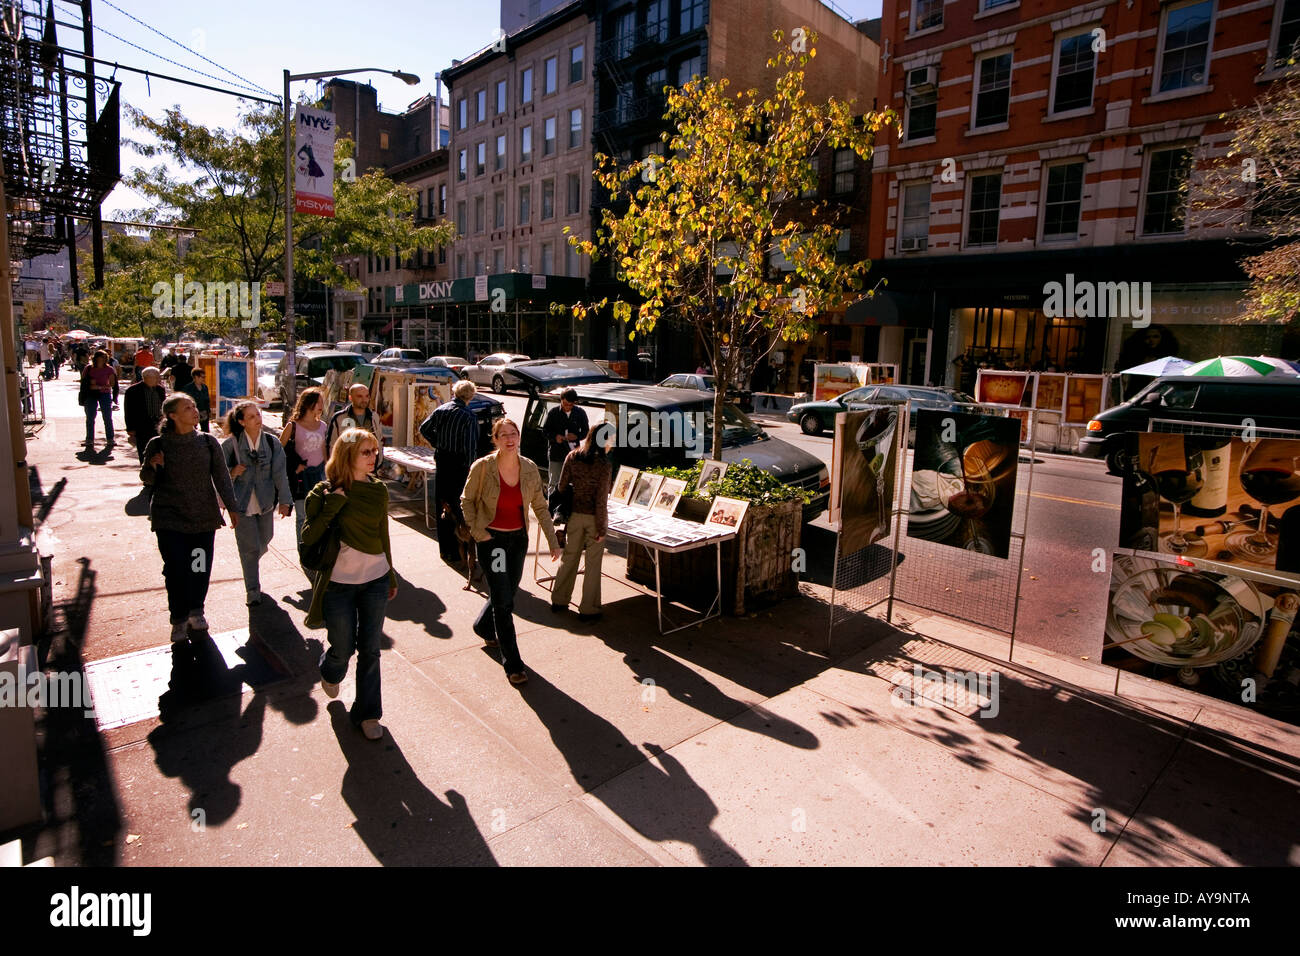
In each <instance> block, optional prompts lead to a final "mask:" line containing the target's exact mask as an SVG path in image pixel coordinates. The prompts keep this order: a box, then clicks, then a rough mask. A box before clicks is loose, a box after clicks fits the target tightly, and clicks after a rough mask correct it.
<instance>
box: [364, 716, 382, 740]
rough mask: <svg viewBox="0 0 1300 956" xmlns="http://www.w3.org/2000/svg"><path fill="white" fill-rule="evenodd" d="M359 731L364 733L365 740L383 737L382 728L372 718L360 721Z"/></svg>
mask: <svg viewBox="0 0 1300 956" xmlns="http://www.w3.org/2000/svg"><path fill="white" fill-rule="evenodd" d="M361 732H362V733H363V734H365V735H366V740H383V739H384V728H383V727H380V726H379V721H377V720H374V719H371V720H363V721H361Z"/></svg>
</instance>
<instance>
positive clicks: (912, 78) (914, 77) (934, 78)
mask: <svg viewBox="0 0 1300 956" xmlns="http://www.w3.org/2000/svg"><path fill="white" fill-rule="evenodd" d="M938 82H939V68H938V67H937V66H919V67H917V68H916V69H914V70H908V71H907V92H909V93H929V92H932V91H933V90H934V88H935V87H936V86H937V85H938Z"/></svg>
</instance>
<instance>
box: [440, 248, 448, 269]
mask: <svg viewBox="0 0 1300 956" xmlns="http://www.w3.org/2000/svg"><path fill="white" fill-rule="evenodd" d="M446 264H447V247H446V246H439V247H438V265H440V266H445V265H446Z"/></svg>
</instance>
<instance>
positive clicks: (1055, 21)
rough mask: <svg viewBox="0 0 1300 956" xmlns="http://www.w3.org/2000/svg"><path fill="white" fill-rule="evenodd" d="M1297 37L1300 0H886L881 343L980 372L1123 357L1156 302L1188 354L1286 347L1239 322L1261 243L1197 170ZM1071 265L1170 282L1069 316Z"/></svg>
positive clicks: (905, 355)
mask: <svg viewBox="0 0 1300 956" xmlns="http://www.w3.org/2000/svg"><path fill="white" fill-rule="evenodd" d="M1298 36H1300V0H1173V2H1160V0H1123V2H1120V0H1094V2H1083V3H1078V2H1066V0H1020V2H1014V0H1012V2H1007V0H948V2H946V3H945V2H944V0H885V3H884V25H883V33H882V54H881V83H880V89H881V91H882V92H881V105H882V106H884V105H891V106H893V107H894V109H895V110H897V112H898V113H899V114H900V117H901V120H902V124H901V128H900V129H898V130H895V131H891V132H890V133H889V134H888V135H887V136H884V137H882V139H881V141H880V143H879V145H878V147H877V151H876V155H875V167H874V172H873V188H872V196H873V203H872V207H871V245H870V252H871V257H872V258H873V259H874V260H876V264H875V267H874V268H873V273H872V274H873V276H876V277H880V276H885V277H888V278H889V279H890V283H889V287H888V289H889V291H888V294H887V295H885V296H881V297H879V301H878V302H877V303H876V304H874V305H873V306H872V321H875V322H877V323H879V324H882V325H886V326H889V327H888V328H885V329H882V334H881V339H880V345H881V348H880V355H879V358H880V359H881V360H883V361H901V363H902V366H903V369H902V371H903V378H904V380H905V381H909V382H914V383H915V382H925V381H931V382H934V383H936V384H943V383H948V384H957V385H962V386H965V387H967V388H969V387H970V386H971V385H972V384H973V381H974V377H975V370H976V368H977V367H979V366H989V365H992V366H995V367H1001V368H1037V369H1055V370H1060V371H1078V372H1099V371H1103V370H1113V369H1115V368H1116V367H1117V365H1116V363H1117V362H1119V361H1120V360H1121V353H1123V359H1124V360H1127V359H1128V358H1129V357H1131V356H1132V355H1134V354H1136V350H1135V348H1134V345H1135V342H1129V340H1130V339H1134V340H1135V341H1136V340H1137V339H1138V338H1139V337H1141V336H1144V335H1146V334H1147V333H1145V332H1144V331H1143V330H1142V328H1141V325H1142V322H1143V321H1144V320H1149V321H1150V322H1151V323H1152V325H1153V326H1162V327H1163V333H1165V334H1167V336H1168V337H1167V338H1165V339H1164V341H1163V342H1162V343H1161V345H1162V346H1163V347H1167V348H1169V347H1172V348H1174V349H1175V351H1176V352H1177V354H1180V355H1182V356H1183V357H1184V358H1189V359H1199V358H1203V357H1206V356H1208V355H1217V354H1221V353H1229V352H1246V353H1247V354H1259V353H1267V354H1280V353H1281V352H1282V351H1283V350H1284V349H1285V348H1286V346H1287V345H1288V344H1289V343H1283V341H1282V331H1281V329H1280V328H1279V327H1277V326H1272V327H1254V328H1250V327H1243V326H1240V325H1234V324H1231V323H1227V324H1225V320H1230V319H1232V317H1233V316H1234V315H1235V312H1236V302H1237V299H1238V297H1239V293H1240V291H1241V289H1242V287H1243V284H1244V277H1243V275H1242V273H1241V271H1240V269H1239V267H1238V266H1237V264H1236V262H1237V259H1239V258H1240V257H1241V256H1242V255H1244V254H1247V253H1248V252H1249V248H1243V247H1242V246H1241V245H1238V244H1231V245H1230V244H1229V242H1228V241H1227V237H1226V235H1225V233H1224V231H1223V230H1222V229H1216V228H1211V227H1208V226H1206V225H1204V224H1201V223H1198V222H1197V221H1196V217H1195V215H1188V213H1187V198H1188V197H1187V192H1186V190H1185V188H1184V187H1185V185H1186V184H1187V183H1188V181H1189V177H1191V178H1192V179H1193V182H1192V186H1191V188H1192V189H1193V190H1194V189H1195V183H1194V177H1192V176H1191V174H1192V171H1193V169H1194V168H1195V166H1196V165H1197V163H1198V162H1206V161H1211V160H1213V159H1214V158H1215V157H1221V156H1222V155H1223V154H1224V152H1225V150H1226V146H1227V144H1228V142H1229V139H1230V131H1229V130H1228V129H1227V128H1226V126H1225V124H1224V122H1223V121H1221V120H1220V119H1219V116H1220V115H1221V114H1223V113H1225V112H1227V111H1229V110H1232V109H1234V108H1235V107H1237V106H1239V105H1242V104H1246V103H1249V102H1250V101H1252V100H1253V99H1254V98H1255V97H1256V96H1257V95H1258V94H1259V92H1260V91H1261V90H1262V89H1264V88H1266V86H1267V85H1268V84H1269V83H1271V82H1273V81H1274V80H1276V79H1277V78H1278V77H1280V76H1282V75H1283V73H1284V70H1283V67H1284V64H1285V61H1286V53H1285V51H1287V50H1289V49H1291V47H1292V45H1293V44H1294V43H1295V42H1296V39H1297V37H1298ZM1067 275H1068V276H1071V277H1072V281H1073V282H1074V283H1076V284H1078V283H1082V282H1093V283H1103V282H1108V283H1120V282H1123V283H1138V285H1137V286H1136V287H1134V288H1135V291H1138V292H1140V291H1142V289H1143V284H1144V283H1151V286H1150V291H1151V294H1150V300H1149V302H1143V308H1144V309H1146V307H1147V306H1148V305H1149V306H1150V308H1149V309H1148V310H1147V311H1148V313H1149V314H1143V315H1139V314H1136V312H1135V310H1133V309H1132V307H1131V304H1130V308H1129V309H1128V310H1127V313H1128V314H1122V315H1101V314H1098V313H1099V311H1101V310H1096V309H1094V310H1093V311H1092V312H1091V313H1090V314H1085V315H1077V314H1076V315H1055V314H1049V313H1052V312H1054V311H1055V310H1054V309H1052V308H1051V307H1050V306H1048V308H1046V309H1045V308H1044V307H1045V305H1046V304H1047V298H1046V291H1045V288H1046V286H1047V285H1048V283H1051V282H1058V283H1064V282H1065V281H1066V277H1067ZM1084 311H1085V312H1087V311H1088V310H1084ZM1135 322H1136V324H1137V328H1136V329H1135V328H1134V325H1135ZM886 333H888V334H886ZM1292 350H1293V351H1294V349H1292Z"/></svg>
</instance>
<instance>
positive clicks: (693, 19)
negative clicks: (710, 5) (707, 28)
mask: <svg viewBox="0 0 1300 956" xmlns="http://www.w3.org/2000/svg"><path fill="white" fill-rule="evenodd" d="M705 5H706V0H682V23H681V27H682V31H681V32H682V33H689V32H690V31H691V30H698V29H699V28H700V27H702V26H704V13H705Z"/></svg>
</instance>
